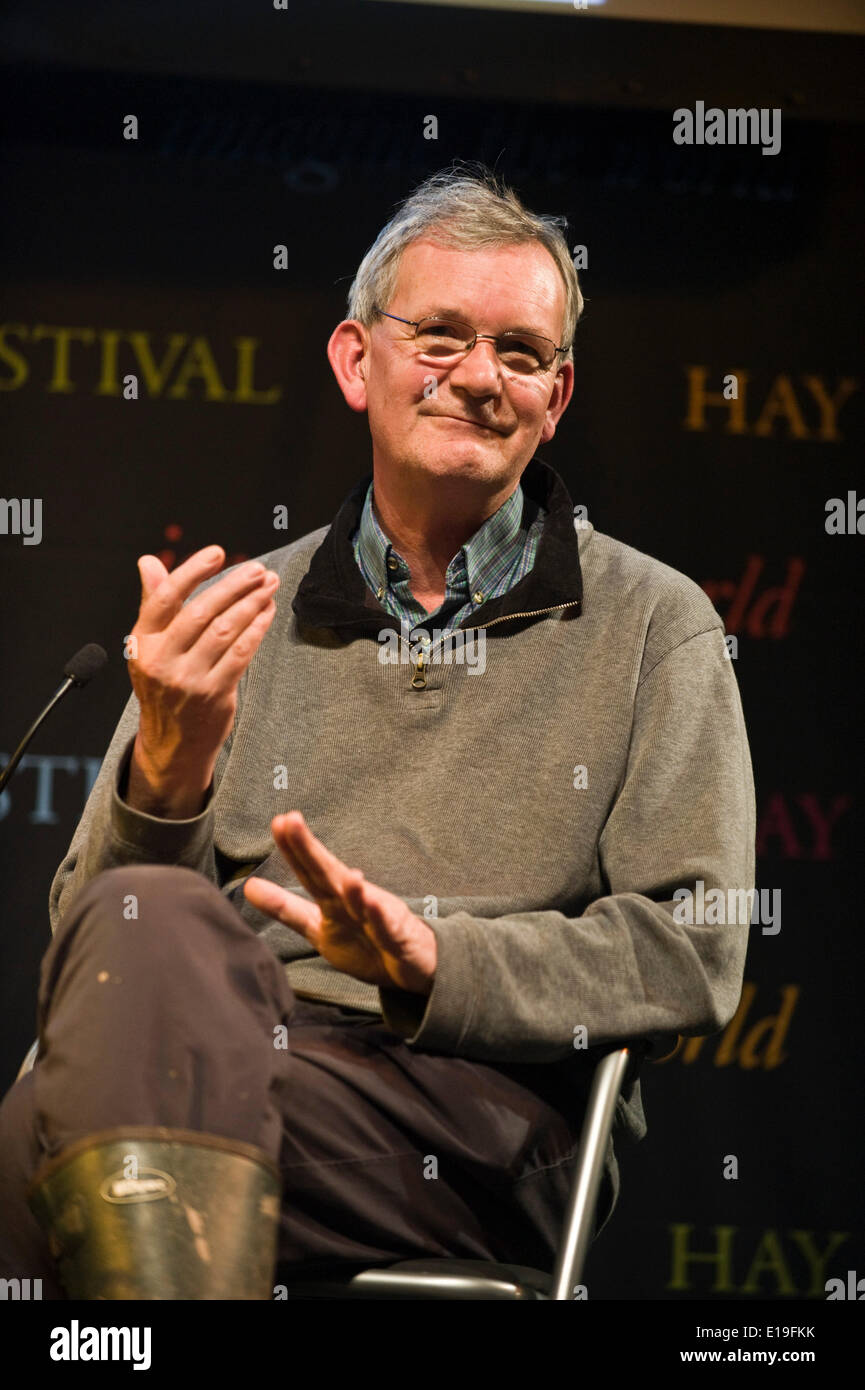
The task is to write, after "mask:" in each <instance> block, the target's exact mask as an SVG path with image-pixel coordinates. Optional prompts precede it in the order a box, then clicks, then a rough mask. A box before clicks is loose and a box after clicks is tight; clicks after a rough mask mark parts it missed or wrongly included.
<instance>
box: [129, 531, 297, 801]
mask: <svg viewBox="0 0 865 1390" xmlns="http://www.w3.org/2000/svg"><path fill="white" fill-rule="evenodd" d="M224 560H225V552H224V551H223V550H222V549H221V548H220V547H219V546H210V547H208V548H207V549H205V550H199V551H197V552H196V554H194V555H191V556H190V557H189V559H188V560H185V561H184V562H183V564H181V565H178V567H177V568H176V569H175V570H172V571H171V573H169V572H168V570H167V569H166V568H165V566H164V565H163V564H162V562H161V560H159V559H157V557H156V556H155V555H142V556H141V557H140V559H139V562H138V570H139V574H140V576H141V607H140V609H139V613H138V620H137V622H136V624H135V626H134V627H133V629H132V632H131V634H130V637H131V638H134V639H135V640H134V642H133V643H131V644H130V645H131V649H132V653H133V655H131V656H130V659H129V676H130V679H131V681H132V687H133V690H134V691H135V694H136V696H137V697H138V703H139V705H140V707H141V715H140V719H139V728H138V735H137V737H136V740H135V746H134V749H133V755H132V759H131V762H130V769H129V785H128V790H127V794H126V799H127V801H128V803H129V804H130V805H131V806H134V807H136V808H137V809H139V810H144V811H148V812H150V813H151V814H153V815H159V816H164V817H165V818H167V819H174V820H176V819H183V818H184V817H188V816H194V815H197V814H198V813H199V812H200V811H201V809H202V806H203V803H204V801H205V799H206V793H207V789H208V787H209V786H210V782H211V780H212V777H213V769H214V766H215V764H216V759H217V757H218V755H219V750H220V749H221V747H222V745H223V743H224V742H225V740H226V738H227V737H228V735H229V733H230V732H231V729H232V725H233V723H234V716H235V711H236V708H237V687H238V684H239V682H240V678H241V676H242V675H243V673H244V671H245V670H246V668H247V666H248V665H249V663H250V661H251V660H252V658H253V656H254V655H255V653H256V651H257V650H258V648H259V645H260V644H261V641H262V639H263V637H264V634H265V633H266V631H267V629H268V628H269V627H270V624H271V622H272V621H273V617H274V614H275V613H276V604H275V603H274V601H273V594H274V593H275V591H276V589H277V588H278V586H279V576H278V575H276V574H274V573H273V572H272V571H270V570H266V569H265V567H264V565H262V564H259V563H258V562H250V563H248V564H244V565H240V566H238V567H237V568H236V569H234V570H232V571H231V572H230V573H229V574H227V575H225V576H224V578H222V579H221V580H220V581H219V582H218V583H216V584H211V585H210V587H209V588H207V589H205V591H204V592H203V593H201V594H199V595H198V596H197V597H196V598H195V599H193V600H192V602H191V603H185V600H186V599H188V598H189V596H190V595H191V594H192V593H193V592H194V590H195V589H196V588H197V587H198V586H199V584H202V583H203V582H204V581H205V580H207V579H209V578H211V577H212V576H213V575H214V574H216V573H217V572H218V571H219V568H220V566H221V565H222V564H223V562H224Z"/></svg>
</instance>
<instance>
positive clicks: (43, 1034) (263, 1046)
mask: <svg viewBox="0 0 865 1390" xmlns="http://www.w3.org/2000/svg"><path fill="white" fill-rule="evenodd" d="M130 894H134V895H135V899H136V900H137V911H138V916H137V918H133V919H132V920H129V917H130V912H131V908H130V906H129V904H130V903H131V899H130V898H129V895H130ZM124 913H125V915H124ZM279 1024H285V1025H286V1027H287V1038H288V1046H287V1048H281V1047H275V1046H274V1029H275V1027H276V1026H277V1025H279ZM38 1030H39V1032H38V1035H39V1053H38V1057H37V1061H36V1065H35V1067H34V1069H33V1070H32V1071H31V1072H30V1073H29V1074H27V1075H26V1076H24V1077H23V1078H22V1079H21V1080H20V1081H18V1082H16V1083H15V1085H13V1086H12V1088H11V1090H10V1091H9V1092H8V1093H7V1095H6V1097H5V1099H4V1101H3V1103H2V1106H0V1278H13V1277H18V1278H41V1279H42V1280H43V1297H53V1298H63V1297H64V1294H63V1290H62V1288H61V1286H60V1285H59V1283H58V1281H57V1276H56V1272H55V1269H54V1266H53V1263H52V1261H51V1258H50V1256H49V1254H48V1251H47V1246H46V1241H45V1237H44V1235H43V1233H42V1231H41V1229H40V1228H39V1227H38V1225H37V1223H36V1221H35V1219H34V1218H33V1216H32V1215H31V1213H30V1211H29V1208H28V1207H27V1204H26V1201H25V1197H24V1191H25V1188H26V1186H27V1183H28V1182H29V1180H30V1178H31V1177H32V1176H33V1173H34V1171H35V1170H36V1168H37V1167H38V1165H39V1164H40V1163H41V1162H42V1161H43V1160H44V1159H45V1158H46V1157H53V1156H54V1155H55V1154H57V1153H59V1152H61V1151H62V1150H63V1149H64V1148H65V1147H67V1146H68V1145H69V1144H71V1143H72V1142H74V1141H75V1140H76V1139H80V1138H84V1137H85V1136H86V1135H88V1134H92V1133H94V1132H96V1131H97V1130H103V1129H111V1128H114V1127H116V1126H122V1125H127V1124H128V1125H164V1126H168V1127H169V1128H178V1129H196V1130H201V1131H204V1132H207V1133H209V1134H218V1135H223V1136H225V1137H229V1138H235V1139H242V1140H246V1141H247V1142H248V1143H251V1144H255V1145H257V1146H258V1147H259V1148H261V1149H263V1150H265V1151H266V1152H267V1153H268V1154H269V1155H270V1156H271V1157H272V1158H273V1159H274V1160H275V1161H276V1162H277V1163H278V1164H279V1167H280V1169H281V1172H282V1176H283V1197H282V1208H281V1219H280V1232H279V1268H280V1270H281V1271H282V1273H283V1277H284V1276H286V1275H288V1276H290V1275H293V1274H294V1275H296V1274H297V1273H299V1272H301V1271H303V1272H310V1273H312V1272H316V1271H318V1270H319V1269H326V1268H328V1267H332V1266H333V1265H334V1264H337V1265H342V1264H345V1265H346V1266H348V1265H356V1266H358V1267H361V1266H364V1265H375V1264H386V1263H389V1262H391V1261H393V1260H398V1259H413V1258H418V1257H422V1256H425V1255H432V1256H452V1257H460V1258H463V1259H482V1260H484V1259H485V1260H495V1261H504V1262H509V1263H517V1264H525V1265H529V1266H532V1267H534V1268H537V1269H542V1270H551V1269H552V1267H553V1263H554V1260H555V1254H556V1248H557V1244H558V1241H559V1239H560V1235H561V1229H562V1223H563V1219H564V1213H565V1207H566V1203H567V1197H568V1192H569V1189H570V1182H571V1174H572V1166H573V1161H574V1156H575V1152H576V1147H577V1144H578V1142H579V1136H580V1127H581V1125H582V1120H583V1113H584V1107H585V1101H586V1096H587V1094H588V1086H589V1084H590V1081H591V1067H590V1066H588V1065H587V1062H586V1056H585V1054H582V1055H581V1056H580V1055H579V1054H575V1056H574V1058H573V1059H571V1058H568V1059H566V1061H565V1062H564V1063H558V1062H556V1063H542V1064H534V1065H525V1064H524V1065H519V1066H512V1065H503V1064H492V1063H486V1062H473V1061H468V1060H466V1059H465V1058H461V1057H450V1056H443V1055H441V1054H434V1053H430V1052H424V1051H422V1050H419V1049H415V1048H412V1047H409V1046H408V1044H407V1043H406V1042H405V1041H404V1040H403V1039H401V1038H399V1037H398V1036H397V1035H395V1034H394V1033H392V1032H391V1031H390V1030H389V1029H388V1028H387V1027H385V1025H384V1023H383V1021H382V1020H381V1019H380V1018H378V1017H376V1016H375V1015H372V1014H364V1013H358V1012H356V1011H353V1010H348V1009H342V1008H340V1007H339V1006H337V1005H333V1004H325V1003H319V1002H313V1001H309V1000H305V999H301V998H299V997H298V996H297V995H296V994H295V993H294V991H293V989H292V988H291V986H290V984H289V983H288V980H287V978H286V975H285V971H284V968H283V966H282V965H281V964H280V962H279V961H278V960H277V958H276V956H275V955H274V954H273V952H272V951H271V949H270V948H269V947H268V946H267V945H266V944H265V943H264V942H263V941H262V940H261V939H260V938H259V937H258V936H257V935H256V934H255V932H254V931H253V930H252V929H251V928H250V927H249V926H248V925H247V924H246V923H245V922H244V921H243V919H242V917H241V916H240V915H239V913H238V912H237V911H236V910H235V908H234V907H233V906H232V905H231V904H230V903H229V902H228V901H227V899H226V898H225V897H224V896H223V895H222V894H221V893H220V892H219V890H218V889H217V888H216V887H214V885H213V884H211V883H209V882H208V880H207V879H205V878H204V877H203V876H202V875H201V874H198V873H195V872H193V871H192V870H191V869H185V868H175V867H167V866H159V865H138V866H134V867H133V866H130V867H124V868H118V869H110V870H107V871H106V872H104V873H102V874H99V875H98V876H97V877H96V878H94V879H93V880H91V882H90V883H88V884H86V885H85V886H84V888H83V889H82V890H81V891H80V892H79V893H78V894H76V897H75V899H74V900H73V902H72V903H71V904H70V906H69V909H68V911H67V912H66V914H65V916H64V918H63V921H62V922H61V923H60V925H59V927H58V930H57V932H56V934H55V936H54V938H53V940H52V943H51V945H50V947H49V948H48V951H47V952H46V955H45V958H44V960H43V962H42V969H41V978H40V987H39V1002H38ZM580 1063H582V1065H581V1064H580ZM433 1159H434V1160H435V1163H433V1162H432V1160H433ZM615 1195H616V1194H615V1193H614V1191H613V1188H612V1184H611V1183H610V1181H609V1177H608V1176H607V1175H605V1179H604V1183H603V1185H602V1188H601V1193H600V1198H599V1204H598V1222H597V1226H596V1231H597V1230H598V1229H600V1226H601V1225H603V1224H605V1222H606V1220H607V1219H608V1217H609V1215H610V1213H611V1211H612V1207H613V1206H614V1205H615ZM275 1282H279V1280H278V1279H276V1280H275Z"/></svg>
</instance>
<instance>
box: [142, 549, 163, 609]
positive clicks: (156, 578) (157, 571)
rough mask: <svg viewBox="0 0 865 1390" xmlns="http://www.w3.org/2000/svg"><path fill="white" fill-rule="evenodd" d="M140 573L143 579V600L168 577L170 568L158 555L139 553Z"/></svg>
mask: <svg viewBox="0 0 865 1390" xmlns="http://www.w3.org/2000/svg"><path fill="white" fill-rule="evenodd" d="M137 564H138V574H139V577H140V579H141V598H142V601H143V600H144V599H146V598H149V597H150V595H151V594H152V593H153V590H154V589H157V588H158V587H159V585H160V584H161V583H162V581H163V579H167V577H168V570H167V569H166V568H165V566H164V565H163V563H162V561H161V560H160V559H158V557H157V556H156V555H139V557H138V561H137Z"/></svg>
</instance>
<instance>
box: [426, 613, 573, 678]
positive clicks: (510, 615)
mask: <svg viewBox="0 0 865 1390" xmlns="http://www.w3.org/2000/svg"><path fill="white" fill-rule="evenodd" d="M579 605H580V600H579V599H578V598H574V599H569V600H568V602H567V603H554V604H553V605H552V607H550V608H533V609H532V610H531V611H530V612H528V613H505V614H503V616H502V617H501V618H491V619H490V621H489V622H488V623H479V624H477V625H475V626H472V627H455V628H452V629H451V630H450V632H447V633H445V635H444V637H442V638H441V641H440V643H438V645H440V646H443V645H444V643H445V642H447V640H448V638H450V637H452V636H453V634H454V633H455V632H480V631H481V630H482V629H483V630H484V631H485V630H486V629H487V628H488V627H494V626H495V624H496V623H508V622H510V621H511V620H512V619H513V618H539V617H541V615H542V614H544V613H557V612H558V611H559V609H560V608H578V607H579ZM405 640H406V639H405V638H403V641H405ZM433 651H435V647H430V655H432V653H433ZM426 664H427V666H429V665H430V662H429V661H428V662H427V663H426ZM425 687H426V675H425V674H424V660H423V649H421V650H420V651H419V652H418V657H417V665H416V666H415V668H414V673H413V675H412V678H411V688H412V690H423V689H425Z"/></svg>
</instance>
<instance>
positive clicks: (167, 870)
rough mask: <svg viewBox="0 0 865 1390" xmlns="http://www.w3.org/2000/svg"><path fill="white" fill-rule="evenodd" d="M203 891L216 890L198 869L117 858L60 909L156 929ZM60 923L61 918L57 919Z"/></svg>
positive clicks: (94, 921) (72, 915)
mask: <svg viewBox="0 0 865 1390" xmlns="http://www.w3.org/2000/svg"><path fill="white" fill-rule="evenodd" d="M209 895H215V896H216V898H217V899H218V900H219V901H220V902H222V901H223V899H222V895H221V894H220V892H219V889H218V888H216V887H215V885H214V884H212V883H211V882H210V881H209V880H208V879H206V878H205V877H204V875H203V874H200V873H197V872H196V871H195V870H194V869H188V868H184V867H181V866H178V865H174V864H123V865H120V866H119V867H118V868H114V869H104V870H103V871H102V873H100V874H96V876H95V877H94V878H92V879H91V880H90V881H89V882H88V883H86V884H85V885H84V886H83V888H82V889H81V890H80V891H79V892H78V893H77V894H76V895H75V897H74V898H73V899H72V901H71V902H70V904H69V907H68V909H67V911H66V913H65V914H64V924H65V923H67V922H70V923H71V922H73V921H75V922H78V923H81V921H82V920H83V919H86V921H87V923H88V926H89V927H91V928H92V927H94V926H99V927H101V928H102V929H107V930H112V929H113V928H120V927H122V926H124V925H125V924H127V923H129V922H141V923H146V925H147V927H148V930H149V931H151V932H152V931H154V930H158V929H159V927H160V925H161V924H163V923H165V922H167V921H168V920H169V919H175V918H176V916H177V914H178V912H182V911H183V910H184V908H188V909H193V908H194V907H200V905H201V904H202V902H203V901H206V899H207V897H208V896H209ZM61 925H62V924H61Z"/></svg>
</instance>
